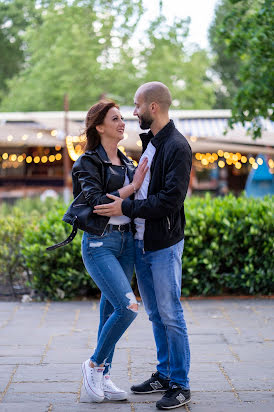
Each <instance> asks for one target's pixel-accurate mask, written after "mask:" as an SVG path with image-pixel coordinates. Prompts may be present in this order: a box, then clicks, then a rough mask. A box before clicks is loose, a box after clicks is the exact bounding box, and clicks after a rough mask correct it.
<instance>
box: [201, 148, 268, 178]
mask: <svg viewBox="0 0 274 412" xmlns="http://www.w3.org/2000/svg"><path fill="white" fill-rule="evenodd" d="M220 157H223V160H219V161H218V166H219V167H220V168H223V167H225V164H227V165H229V166H231V165H234V166H235V168H236V169H238V170H239V169H241V168H242V166H243V164H245V163H247V161H248V160H247V157H246V156H244V155H242V154H241V153H239V152H237V153H232V152H230V153H229V152H224V151H223V150H221V149H220V150H218V152H217V153H199V152H198V153H196V154H195V159H196V160H199V161H200V162H201V164H202V165H203V166H205V167H210V163H214V162H215V161H216V160H218V158H220ZM249 163H250V165H252V167H253V166H254V167H253V169H255V170H256V169H257V168H258V166H261V165H262V164H263V159H262V158H260V157H259V158H258V159H257V162H256V161H255V159H254V157H250V158H249ZM268 165H269V168H270V172H271V173H272V169H274V161H273V159H270V160H269V161H268ZM273 173H274V170H273Z"/></svg>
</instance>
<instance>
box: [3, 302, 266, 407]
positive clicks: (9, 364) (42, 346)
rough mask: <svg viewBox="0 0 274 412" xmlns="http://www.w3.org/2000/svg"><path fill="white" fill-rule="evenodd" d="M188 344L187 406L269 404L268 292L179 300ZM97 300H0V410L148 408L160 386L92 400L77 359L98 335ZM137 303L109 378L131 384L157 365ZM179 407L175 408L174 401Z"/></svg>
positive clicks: (87, 351)
mask: <svg viewBox="0 0 274 412" xmlns="http://www.w3.org/2000/svg"><path fill="white" fill-rule="evenodd" d="M183 307H184V310H185V316H186V319H187V322H188V329H189V334H190V343H191V351H192V366H191V375H190V378H191V389H192V402H191V403H190V404H189V405H188V406H186V407H181V408H179V409H178V410H186V411H192V412H209V411H211V412H228V411H231V412H235V411H236V412H238V411H239V412H253V411H256V412H261V411H262V412H263V411H271V412H272V411H274V390H273V370H274V355H273V329H274V328H273V316H274V311H273V309H274V300H271V299H266V300H263V299H252V300H250V299H248V300H242V299H241V300H240V299H230V300H227V299H225V300H208V299H206V300H187V301H184V302H183ZM97 324H98V301H91V302H90V301H85V302H68V303H24V304H23V303H18V302H0V411H1V412H2V411H6V412H50V411H53V412H55V411H56V412H64V411H65V412H70V411H71V412H76V411H79V412H84V411H93V410H96V411H102V412H112V411H114V412H115V411H120V412H148V411H156V407H155V401H156V400H157V399H159V398H160V394H155V395H154V394H152V395H139V396H138V395H134V394H130V396H129V400H128V401H124V402H116V403H113V402H112V403H111V402H104V403H102V404H93V403H90V402H89V400H88V397H87V395H86V393H85V390H84V388H83V385H82V376H81V371H80V365H81V363H82V361H83V360H85V359H87V358H88V357H89V356H90V354H91V352H92V350H91V349H90V348H92V347H94V345H95V343H96V329H97ZM155 364H156V357H155V347H154V341H153V337H152V332H151V326H150V322H149V321H148V320H147V317H146V314H145V312H144V309H143V307H142V306H141V307H140V314H139V315H138V317H137V319H136V321H135V323H134V324H133V325H131V327H130V328H129V329H128V331H127V332H126V334H125V335H124V337H123V338H122V339H121V340H120V341H119V343H118V345H117V350H116V355H115V362H114V365H113V369H112V377H113V380H114V381H115V382H116V383H117V384H118V385H119V386H121V387H122V388H124V389H129V387H130V385H131V384H132V382H141V381H142V380H143V379H145V378H147V377H149V376H150V374H151V373H152V372H154V371H155ZM176 410H177V409H176Z"/></svg>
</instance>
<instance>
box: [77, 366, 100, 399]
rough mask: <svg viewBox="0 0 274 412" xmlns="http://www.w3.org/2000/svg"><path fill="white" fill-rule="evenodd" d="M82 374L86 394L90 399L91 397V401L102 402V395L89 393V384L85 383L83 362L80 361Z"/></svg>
mask: <svg viewBox="0 0 274 412" xmlns="http://www.w3.org/2000/svg"><path fill="white" fill-rule="evenodd" d="M82 374H83V377H84V387H85V390H86V392H87V394H88V396H89V397H90V399H91V400H92V401H93V402H96V403H101V402H103V400H104V399H105V397H104V396H98V395H96V394H91V393H90V390H91V388H89V386H88V387H87V384H86V383H87V379H86V370H85V362H83V363H82Z"/></svg>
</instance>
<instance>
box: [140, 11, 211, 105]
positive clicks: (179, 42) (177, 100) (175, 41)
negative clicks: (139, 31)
mask: <svg viewBox="0 0 274 412" xmlns="http://www.w3.org/2000/svg"><path fill="white" fill-rule="evenodd" d="M188 26H189V19H186V20H183V19H178V18H177V19H175V21H174V23H173V25H168V24H167V23H166V19H165V17H164V16H163V15H160V16H159V17H158V18H156V19H155V20H154V21H153V22H152V24H151V25H150V27H149V29H148V32H147V37H148V40H149V44H148V45H147V46H146V47H144V50H143V52H142V53H141V58H142V59H141V61H142V65H143V67H144V75H143V81H145V82H148V81H153V80H157V79H161V81H162V82H163V83H165V84H167V85H168V86H169V88H170V91H171V94H172V97H173V104H174V106H175V108H178V109H179V108H180V109H210V108H212V106H213V104H214V101H215V97H214V88H213V84H212V82H211V81H210V80H209V78H208V77H207V74H206V73H207V70H208V69H209V67H210V61H209V58H208V56H207V54H206V52H205V51H203V50H200V49H198V48H197V49H196V50H195V51H194V52H192V54H188V53H187V52H186V51H185V40H186V37H187V36H188Z"/></svg>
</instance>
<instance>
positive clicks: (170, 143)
mask: <svg viewBox="0 0 274 412" xmlns="http://www.w3.org/2000/svg"><path fill="white" fill-rule="evenodd" d="M166 146H167V147H168V148H169V149H172V151H174V152H176V151H178V150H179V151H180V150H183V151H186V152H189V153H192V151H191V147H190V145H189V143H188V141H187V139H186V138H185V136H184V135H183V134H182V133H181V132H180V131H179V130H178V129H176V127H175V128H174V129H173V130H172V132H171V134H170V136H169V138H168V139H167V140H166Z"/></svg>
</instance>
